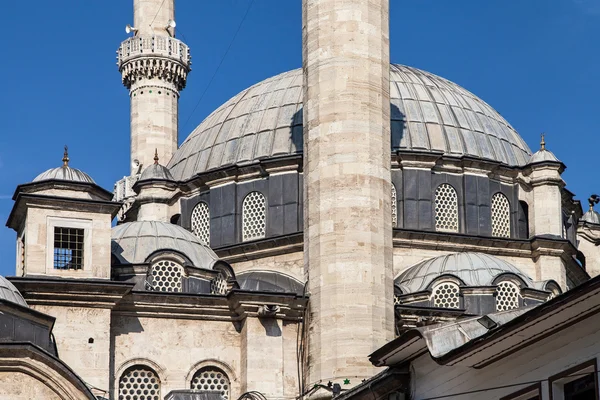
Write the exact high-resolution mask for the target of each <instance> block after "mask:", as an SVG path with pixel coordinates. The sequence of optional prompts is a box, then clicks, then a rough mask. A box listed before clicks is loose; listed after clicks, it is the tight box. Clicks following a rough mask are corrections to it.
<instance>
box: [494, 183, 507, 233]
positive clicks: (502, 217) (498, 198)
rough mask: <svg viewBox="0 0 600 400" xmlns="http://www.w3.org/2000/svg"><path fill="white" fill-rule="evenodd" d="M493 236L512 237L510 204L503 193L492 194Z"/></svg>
mask: <svg viewBox="0 0 600 400" xmlns="http://www.w3.org/2000/svg"><path fill="white" fill-rule="evenodd" d="M492 236H496V237H507V238H508V237H510V204H509V202H508V199H507V198H506V196H505V195H503V194H501V193H496V194H495V195H494V196H492Z"/></svg>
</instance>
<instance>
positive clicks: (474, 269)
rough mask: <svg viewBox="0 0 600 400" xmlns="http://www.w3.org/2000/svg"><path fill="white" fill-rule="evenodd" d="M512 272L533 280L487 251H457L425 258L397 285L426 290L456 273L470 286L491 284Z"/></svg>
mask: <svg viewBox="0 0 600 400" xmlns="http://www.w3.org/2000/svg"><path fill="white" fill-rule="evenodd" d="M505 273H510V274H514V275H517V276H518V277H519V278H521V279H522V280H523V281H524V282H525V283H526V284H527V286H528V287H532V286H533V281H532V280H531V278H529V277H528V276H527V275H525V274H524V273H523V272H521V271H520V270H519V269H518V268H517V267H515V266H514V265H512V264H510V263H508V262H506V261H504V260H501V259H499V258H497V257H494V256H490V255H488V254H483V253H453V254H447V255H444V256H439V257H434V258H430V259H428V260H424V261H421V262H419V263H417V264H415V265H413V266H412V267H410V268H408V269H407V270H406V271H404V272H402V273H401V274H400V275H399V276H398V277H397V278H396V279H395V280H394V284H395V285H396V286H399V287H400V288H401V289H402V291H403V294H407V293H414V292H420V291H422V290H426V289H427V288H428V287H429V285H430V284H431V283H432V282H433V281H434V280H435V279H436V278H438V277H440V276H442V275H452V276H455V277H457V278H458V279H460V280H461V281H463V282H464V284H465V285H467V286H491V285H492V284H493V282H494V279H495V278H496V277H497V276H498V275H501V274H505Z"/></svg>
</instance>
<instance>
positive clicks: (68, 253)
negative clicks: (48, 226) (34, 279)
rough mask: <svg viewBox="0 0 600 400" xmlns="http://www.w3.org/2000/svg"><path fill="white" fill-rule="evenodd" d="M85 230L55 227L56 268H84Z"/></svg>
mask: <svg viewBox="0 0 600 400" xmlns="http://www.w3.org/2000/svg"><path fill="white" fill-rule="evenodd" d="M84 237H85V231H84V230H83V229H79V228H63V227H60V226H56V227H54V269H82V268H83V245H84Z"/></svg>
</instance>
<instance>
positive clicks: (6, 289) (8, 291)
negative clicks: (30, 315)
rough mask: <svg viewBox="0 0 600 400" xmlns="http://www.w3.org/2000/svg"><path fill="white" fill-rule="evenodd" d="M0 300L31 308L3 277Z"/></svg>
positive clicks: (0, 283)
mask: <svg viewBox="0 0 600 400" xmlns="http://www.w3.org/2000/svg"><path fill="white" fill-rule="evenodd" d="M0 299H2V300H6V301H10V302H11V303H16V304H18V305H20V306H23V307H29V306H28V305H27V302H26V301H25V299H24V298H23V296H22V295H21V292H19V290H18V289H17V288H16V287H15V285H13V284H12V283H10V282H9V281H8V279H6V278H5V277H3V276H0Z"/></svg>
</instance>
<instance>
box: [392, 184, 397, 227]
mask: <svg viewBox="0 0 600 400" xmlns="http://www.w3.org/2000/svg"><path fill="white" fill-rule="evenodd" d="M397 199H398V195H397V192H396V186H394V185H392V227H394V228H395V227H396V226H398V202H397Z"/></svg>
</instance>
